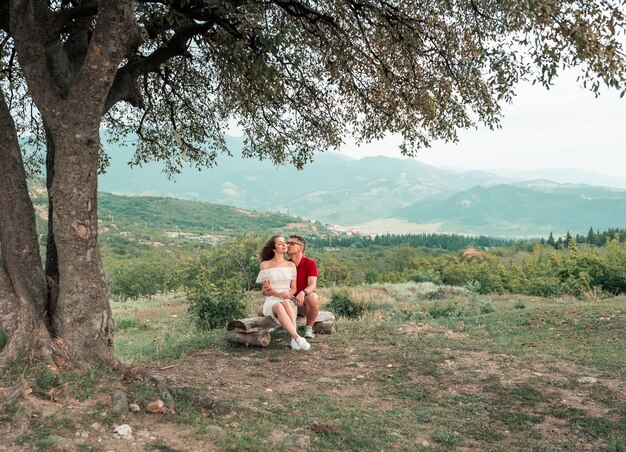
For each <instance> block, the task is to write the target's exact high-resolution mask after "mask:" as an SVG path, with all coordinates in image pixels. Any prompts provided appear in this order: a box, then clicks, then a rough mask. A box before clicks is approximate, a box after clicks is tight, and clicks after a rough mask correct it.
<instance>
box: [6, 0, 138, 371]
mask: <svg viewBox="0 0 626 452" xmlns="http://www.w3.org/2000/svg"><path fill="white" fill-rule="evenodd" d="M9 5H10V8H9V23H10V30H11V34H12V37H13V39H14V43H15V49H16V51H17V52H16V54H17V57H18V61H19V64H20V66H21V69H22V72H23V74H24V76H25V78H26V81H27V83H28V86H29V91H30V94H31V95H32V98H33V100H34V102H35V104H36V105H37V108H38V110H39V112H40V113H41V116H42V119H43V123H44V124H45V127H46V138H47V144H48V151H49V154H48V155H47V162H46V166H47V181H46V186H47V189H48V197H49V231H48V243H47V246H48V253H47V255H46V259H47V262H46V274H45V275H44V272H43V266H42V263H41V257H40V255H39V245H38V242H37V235H36V233H35V232H34V231H35V229H34V226H35V215H34V209H33V206H32V204H31V202H30V199H29V197H28V190H27V188H26V177H25V174H24V170H23V164H22V162H21V155H20V152H19V144H18V143H17V139H16V136H15V126H14V124H13V121H12V120H11V116H10V112H9V111H8V108H7V106H6V103H4V102H3V108H2V114H3V117H2V118H0V119H2V131H3V132H5V133H6V135H7V136H8V137H10V138H11V139H10V140H5V139H4V137H2V139H1V140H0V141H1V142H2V143H5V142H9V141H10V146H7V145H5V144H0V145H1V146H3V147H2V149H0V190H1V194H0V200H1V201H2V204H0V232H1V234H2V235H0V241H1V242H2V257H3V264H4V270H5V273H4V274H2V275H0V303H1V304H2V305H1V307H0V315H2V314H3V313H5V312H8V311H11V310H13V311H14V312H15V313H16V314H15V315H13V316H12V317H10V316H8V314H7V316H6V321H5V322H3V321H2V318H0V322H2V323H0V328H2V329H3V331H5V330H6V332H5V334H6V335H7V337H9V339H10V340H11V342H10V347H9V343H7V346H5V347H4V350H6V351H7V352H6V354H7V355H8V353H9V352H10V353H12V354H15V353H16V351H24V350H27V349H30V348H32V347H31V345H30V344H29V343H28V337H26V336H25V335H24V334H21V331H22V330H23V329H24V327H23V326H22V325H26V324H29V325H28V326H26V331H30V332H32V331H34V330H41V329H42V328H40V327H38V325H46V326H47V327H48V329H49V331H50V334H51V336H52V337H54V338H55V339H60V340H61V341H62V344H63V348H64V349H65V351H66V353H68V354H69V356H67V357H66V358H69V359H71V360H72V361H73V362H74V364H79V365H82V364H84V365H92V364H105V365H116V364H117V363H116V360H115V359H114V357H113V331H114V322H113V318H112V314H111V307H110V305H109V300H108V293H107V287H106V284H105V277H104V270H103V267H102V258H101V255H100V248H99V245H98V218H97V192H98V151H99V143H100V138H99V128H100V122H101V119H102V115H103V113H104V108H105V107H104V105H105V100H106V98H107V96H108V93H109V91H110V88H111V85H112V83H113V80H114V77H115V73H116V71H117V69H118V67H119V65H120V63H121V62H122V60H123V58H124V56H125V54H126V52H127V48H128V46H129V45H136V42H137V41H138V40H140V39H141V35H140V30H139V28H138V27H137V25H136V23H135V17H134V10H133V4H132V2H126V1H121V2H116V1H112V2H111V1H103V2H99V3H98V5H97V15H96V16H95V27H94V28H93V32H92V33H85V30H86V29H85V27H84V25H85V24H83V23H82V21H75V22H73V23H72V24H71V27H74V28H75V30H74V31H75V32H72V33H71V35H72V39H71V40H68V41H67V42H65V43H64V44H61V42H60V40H58V39H54V38H53V39H50V38H51V37H53V36H58V33H57V32H58V30H56V28H55V27H58V26H59V23H60V22H59V20H61V19H62V18H59V17H56V16H55V13H54V12H53V11H51V10H49V9H48V8H47V7H46V6H45V5H44V3H41V2H39V1H38V0H12V1H10V2H9ZM55 19H59V20H55ZM61 22H62V21H61ZM68 26H69V25H68ZM111 36H114V37H115V39H112V38H111ZM5 175H6V176H7V177H5ZM16 201H17V203H16ZM12 203H16V204H15V205H14V204H12ZM15 215H19V216H20V220H19V224H14V223H12V221H13V217H14V216H15ZM24 231H26V233H25V232H24ZM9 244H10V246H9ZM5 248H6V250H5ZM46 277H47V280H46ZM48 285H49V286H50V289H51V290H50V291H48ZM48 293H49V294H50V297H48ZM29 322H30V323H29ZM44 330H45V329H44ZM44 336H46V335H44ZM47 339H48V340H49V339H50V335H47ZM3 353H4V352H3Z"/></svg>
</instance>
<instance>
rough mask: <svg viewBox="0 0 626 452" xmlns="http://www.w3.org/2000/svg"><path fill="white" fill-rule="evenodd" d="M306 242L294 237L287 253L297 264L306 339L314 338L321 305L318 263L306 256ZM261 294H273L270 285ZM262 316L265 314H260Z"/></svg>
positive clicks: (298, 296)
mask: <svg viewBox="0 0 626 452" xmlns="http://www.w3.org/2000/svg"><path fill="white" fill-rule="evenodd" d="M305 249H306V240H304V238H302V237H300V236H299V235H292V236H290V237H289V240H288V241H287V253H288V254H289V255H290V256H291V261H292V262H293V263H294V264H296V273H297V275H296V299H295V303H296V306H297V307H298V315H299V316H306V326H305V327H304V334H303V336H304V337H305V338H308V339H310V338H313V337H315V335H314V334H313V324H314V323H315V320H317V313H318V312H319V310H320V303H319V299H318V297H317V293H315V291H316V290H317V263H316V262H315V261H314V260H313V259H309V258H308V257H306V256H305V255H304V250H305ZM261 293H262V294H263V295H265V296H269V294H271V287H270V286H269V283H266V284H264V285H263V288H262V289H261ZM259 315H260V316H262V315H263V314H259Z"/></svg>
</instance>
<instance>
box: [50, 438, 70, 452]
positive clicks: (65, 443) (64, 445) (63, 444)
mask: <svg viewBox="0 0 626 452" xmlns="http://www.w3.org/2000/svg"><path fill="white" fill-rule="evenodd" d="M48 440H49V441H50V442H51V443H52V444H53V445H56V446H59V447H60V448H61V450H67V449H71V448H73V447H75V445H74V441H72V440H71V439H67V438H63V437H62V436H59V435H50V436H48Z"/></svg>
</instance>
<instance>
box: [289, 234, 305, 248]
mask: <svg viewBox="0 0 626 452" xmlns="http://www.w3.org/2000/svg"><path fill="white" fill-rule="evenodd" d="M289 238H290V239H296V240H297V241H298V242H300V243H302V251H304V250H305V249H306V240H305V239H304V237H300V236H299V235H296V234H292V235H290V236H289Z"/></svg>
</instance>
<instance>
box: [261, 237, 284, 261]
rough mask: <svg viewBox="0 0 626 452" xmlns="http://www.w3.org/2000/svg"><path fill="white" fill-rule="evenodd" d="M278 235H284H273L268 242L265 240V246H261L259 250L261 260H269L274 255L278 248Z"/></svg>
mask: <svg viewBox="0 0 626 452" xmlns="http://www.w3.org/2000/svg"><path fill="white" fill-rule="evenodd" d="M278 237H282V235H280V234H277V235H273V236H271V237H270V238H269V239H267V242H265V244H264V245H263V248H261V251H259V262H263V261H269V260H270V259H271V258H273V257H274V248H276V243H275V242H276V239H277V238H278Z"/></svg>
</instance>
